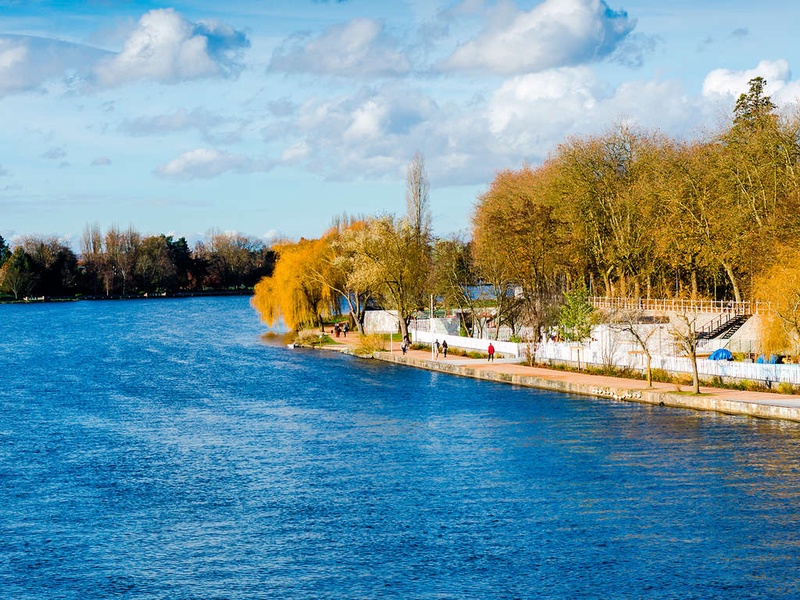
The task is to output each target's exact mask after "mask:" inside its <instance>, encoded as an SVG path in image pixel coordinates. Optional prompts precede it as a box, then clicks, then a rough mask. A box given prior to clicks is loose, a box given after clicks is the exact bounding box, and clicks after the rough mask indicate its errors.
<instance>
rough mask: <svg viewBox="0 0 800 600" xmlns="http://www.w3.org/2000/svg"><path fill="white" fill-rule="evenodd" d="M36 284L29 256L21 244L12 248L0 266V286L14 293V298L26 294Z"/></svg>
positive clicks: (17, 298) (16, 298)
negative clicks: (9, 254)
mask: <svg viewBox="0 0 800 600" xmlns="http://www.w3.org/2000/svg"><path fill="white" fill-rule="evenodd" d="M35 284H36V275H35V274H34V272H33V268H32V261H31V258H30V256H28V255H27V254H26V253H25V250H24V249H23V248H22V247H21V246H17V247H16V248H14V251H13V252H12V253H11V256H10V257H9V258H8V260H6V262H5V263H3V266H2V267H0V287H1V288H2V289H3V290H6V291H8V292H10V293H11V294H13V295H14V299H15V300H19V298H20V296H26V295H27V294H28V293H29V292H30V291H31V290H32V289H33V286H34V285H35Z"/></svg>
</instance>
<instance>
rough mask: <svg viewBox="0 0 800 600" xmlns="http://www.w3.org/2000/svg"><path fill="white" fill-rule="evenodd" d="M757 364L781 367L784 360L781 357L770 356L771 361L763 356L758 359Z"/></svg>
mask: <svg viewBox="0 0 800 600" xmlns="http://www.w3.org/2000/svg"><path fill="white" fill-rule="evenodd" d="M756 362H757V363H759V364H770V365H779V364H781V363H783V360H782V359H781V357H780V356H775V355H774V354H770V355H769V360H767V357H766V356H764V355H763V354H762V355H761V356H759V357H758V358H757V359H756Z"/></svg>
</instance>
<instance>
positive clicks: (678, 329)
mask: <svg viewBox="0 0 800 600" xmlns="http://www.w3.org/2000/svg"><path fill="white" fill-rule="evenodd" d="M678 321H679V322H678V323H677V325H676V326H675V327H673V329H672V330H671V331H670V334H671V335H672V337H673V338H674V340H675V343H676V345H677V346H678V349H679V350H680V351H681V352H682V353H683V354H684V355H686V356H687V357H688V358H689V360H690V361H691V362H692V391H693V392H694V393H695V394H699V393H700V376H699V375H698V373H697V342H698V341H699V340H700V331H699V330H698V328H697V315H691V316H690V315H687V314H680V315H678Z"/></svg>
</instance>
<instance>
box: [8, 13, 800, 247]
mask: <svg viewBox="0 0 800 600" xmlns="http://www.w3.org/2000/svg"><path fill="white" fill-rule="evenodd" d="M798 22H800V3H795V2H786V1H785V0H780V1H776V0H761V1H760V2H758V3H755V2H752V0H692V1H688V0H659V1H655V0H607V2H606V1H603V0H544V1H541V0H452V1H446V0H393V1H391V2H389V1H378V0H327V1H325V0H260V1H257V0H225V1H224V2H220V1H219V0H193V1H189V0H175V1H172V2H156V1H139V0H86V1H83V2H77V1H76V2H71V1H68V0H59V1H56V0H0V140H1V141H0V235H2V236H3V237H4V238H5V239H6V240H7V241H10V242H12V243H14V242H15V241H19V240H21V239H22V237H23V236H26V235H39V236H57V237H59V238H61V239H63V240H65V241H68V242H70V243H71V244H72V246H73V248H74V249H76V250H77V249H78V248H77V247H76V245H77V244H76V241H77V240H78V239H79V238H80V236H81V233H82V232H83V231H84V229H85V227H86V226H87V225H90V224H97V225H99V227H100V228H101V229H103V230H106V229H108V228H109V227H111V226H112V225H115V226H119V227H123V228H124V227H127V226H129V225H130V226H133V227H134V228H135V229H137V230H138V231H139V232H140V233H142V234H144V235H151V234H159V233H164V234H168V235H174V236H176V237H180V236H184V237H186V238H187V239H189V240H198V239H202V238H203V237H204V236H207V235H208V234H209V233H210V232H211V231H212V230H213V231H230V232H234V231H235V232H238V233H241V234H244V235H247V236H251V237H256V238H260V239H263V240H264V241H265V242H269V241H270V240H272V239H274V238H276V237H281V238H291V239H298V238H300V237H301V236H303V237H318V236H319V235H321V234H322V233H323V232H324V231H325V230H326V229H327V228H328V227H329V226H330V224H331V222H332V219H333V218H334V217H336V216H338V215H341V214H343V213H347V214H350V215H374V214H385V213H392V214H402V213H404V211H405V173H406V168H407V167H408V165H409V163H410V162H411V161H412V159H413V157H414V155H415V154H416V153H417V152H419V153H421V154H422V155H423V157H424V160H425V165H426V168H427V172H428V176H429V179H430V185H431V190H430V205H431V213H432V221H433V229H434V232H435V233H436V234H437V235H440V236H446V235H450V234H453V233H461V232H467V231H468V230H469V224H470V215H471V212H472V210H473V208H474V206H475V203H476V200H477V198H478V197H479V196H480V194H481V193H483V192H484V191H485V190H486V189H487V187H488V185H489V184H490V182H491V181H492V179H493V178H494V176H495V174H496V173H497V172H498V171H500V170H502V169H518V168H520V167H521V166H523V165H524V164H530V165H533V166H535V165H537V164H540V163H541V162H542V161H543V160H545V159H546V158H547V156H548V155H550V154H552V153H553V152H554V151H555V150H556V149H557V147H558V145H559V144H560V143H562V142H564V141H566V140H567V139H568V138H569V137H570V136H588V135H595V134H602V133H604V132H607V131H609V130H611V129H613V128H614V127H615V126H617V125H619V124H623V123H629V124H632V125H635V126H637V127H642V128H645V129H647V130H658V131H660V132H662V133H665V134H667V135H669V136H671V137H673V138H676V139H687V140H691V139H696V138H699V137H700V136H702V135H704V134H706V133H707V132H709V131H714V130H715V129H719V128H720V127H722V126H724V125H725V124H726V123H728V122H729V120H730V115H731V111H732V108H733V104H734V102H735V100H736V98H737V97H738V95H739V94H741V93H742V92H745V91H746V90H747V83H748V81H749V80H750V79H752V78H753V77H756V76H761V77H764V78H765V79H766V80H767V88H766V90H767V93H768V94H769V95H770V96H771V97H772V99H773V101H774V102H775V103H776V104H777V105H778V106H779V107H781V108H786V109H790V108H791V107H793V106H794V105H795V104H796V103H797V100H798V98H800V83H798V82H797V81H795V80H794V79H793V76H792V68H793V67H794V68H797V67H798V65H800V44H798V43H797V42H796V34H797V30H796V29H797V27H796V23H798Z"/></svg>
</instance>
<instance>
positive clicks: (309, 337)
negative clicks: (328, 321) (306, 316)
mask: <svg viewBox="0 0 800 600" xmlns="http://www.w3.org/2000/svg"><path fill="white" fill-rule="evenodd" d="M294 343H295V344H298V345H300V346H311V347H318V346H333V345H338V344H339V342H336V341H334V340H333V339H332V338H331V336H329V335H328V334H327V333H319V332H318V331H312V330H310V329H306V330H304V331H301V332H300V333H298V334H297V337H295V339H294Z"/></svg>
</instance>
